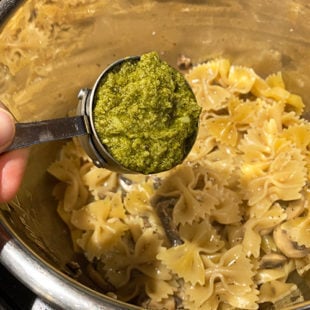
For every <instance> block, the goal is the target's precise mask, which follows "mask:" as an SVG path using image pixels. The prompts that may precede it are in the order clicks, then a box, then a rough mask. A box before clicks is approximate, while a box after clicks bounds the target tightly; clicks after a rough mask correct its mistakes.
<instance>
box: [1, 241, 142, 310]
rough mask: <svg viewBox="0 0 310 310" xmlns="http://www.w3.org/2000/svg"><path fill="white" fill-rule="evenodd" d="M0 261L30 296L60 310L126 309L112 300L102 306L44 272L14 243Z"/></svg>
mask: <svg viewBox="0 0 310 310" xmlns="http://www.w3.org/2000/svg"><path fill="white" fill-rule="evenodd" d="M0 261H1V263H2V264H3V265H4V266H5V267H6V268H8V269H9V270H10V271H11V272H12V273H13V274H14V275H15V276H16V277H17V278H18V279H19V280H20V281H21V282H23V283H24V284H25V285H26V286H27V287H29V288H31V289H32V290H33V292H35V293H36V294H38V295H39V296H42V298H43V299H44V300H46V301H47V302H49V303H51V304H57V305H58V307H60V309H66V310H69V309H74V310H85V309H98V310H101V309H102V310H110V309H111V310H112V309H119V310H121V309H129V308H128V306H127V305H125V304H124V303H121V302H115V300H113V299H112V298H107V299H106V301H104V302H103V301H102V300H101V298H100V296H99V295H98V294H96V293H95V292H92V291H90V290H89V289H87V288H86V287H81V286H79V285H77V283H74V282H72V281H69V279H68V278H67V277H64V276H61V275H60V274H59V272H58V271H57V270H53V268H51V266H50V268H46V266H45V264H44V263H42V262H40V261H39V260H38V258H37V257H36V255H33V253H30V252H27V251H25V249H24V248H23V246H22V245H21V244H19V243H18V242H17V241H16V240H11V241H9V242H8V243H7V244H6V245H5V246H4V248H3V249H2V251H1V252H0ZM25 266H27V267H26V268H25ZM25 279H27V280H25ZM38 283H40V285H38ZM131 309H137V308H135V307H132V308H131Z"/></svg>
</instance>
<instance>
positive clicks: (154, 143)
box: [93, 52, 201, 174]
mask: <svg viewBox="0 0 310 310" xmlns="http://www.w3.org/2000/svg"><path fill="white" fill-rule="evenodd" d="M200 110H201V109H200V107H199V106H198V105H197V102H196V99H195V97H194V94H193V92H192V90H191V89H190V87H189V85H188V84H187V82H186V81H185V79H184V76H183V75H182V74H181V73H179V72H178V71H176V70H175V69H173V68H172V67H170V66H169V65H168V64H167V63H166V62H164V61H162V60H160V58H159V56H158V54H157V53H156V52H151V53H148V54H144V55H142V56H141V58H140V60H139V61H138V60H137V61H126V62H124V63H123V64H122V65H121V66H119V67H118V68H117V70H114V71H111V72H109V73H108V74H107V75H106V76H105V77H104V78H103V80H102V81H100V84H99V86H98V88H97V90H96V93H95V107H94V110H93V116H94V125H95V129H96V132H97V134H98V137H99V139H100V141H101V142H102V143H103V144H104V145H105V146H106V147H107V149H108V151H109V153H110V154H111V155H112V156H113V157H114V158H115V159H116V160H117V161H118V162H119V163H120V164H121V165H122V166H124V167H126V168H128V169H130V170H132V171H135V172H140V173H143V174H151V173H156V172H161V171H165V170H169V169H171V168H172V167H174V166H176V165H178V164H180V163H181V162H182V161H183V160H184V158H185V157H186V155H187V154H188V152H189V151H190V149H191V148H192V146H193V143H194V141H195V138H196V134H197V130H198V120H199V115H200Z"/></svg>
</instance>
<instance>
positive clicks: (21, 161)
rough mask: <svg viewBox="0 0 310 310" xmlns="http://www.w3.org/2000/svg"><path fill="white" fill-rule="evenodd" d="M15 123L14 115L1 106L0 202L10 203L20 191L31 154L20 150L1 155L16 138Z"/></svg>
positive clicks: (25, 150)
mask: <svg viewBox="0 0 310 310" xmlns="http://www.w3.org/2000/svg"><path fill="white" fill-rule="evenodd" d="M14 123H15V122H14V119H13V117H12V115H11V114H10V113H9V112H8V111H7V110H5V108H4V107H3V105H2V104H0V202H7V201H9V200H10V199H12V198H13V197H14V195H15V194H16V192H17V191H18V188H19V186H20V184H21V181H22V177H23V174H24V171H25V168H26V163H27V158H28V153H29V151H28V150H27V149H20V150H16V151H11V152H8V153H3V154H1V153H2V152H3V151H4V150H5V149H6V148H7V147H8V146H9V145H10V144H11V142H12V140H13V138H14V134H15V125H14Z"/></svg>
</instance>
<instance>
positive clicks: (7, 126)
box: [0, 108, 15, 152]
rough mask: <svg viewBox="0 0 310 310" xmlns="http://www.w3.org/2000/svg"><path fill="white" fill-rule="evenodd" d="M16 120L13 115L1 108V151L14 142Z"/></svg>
mask: <svg viewBox="0 0 310 310" xmlns="http://www.w3.org/2000/svg"><path fill="white" fill-rule="evenodd" d="M14 124H15V122H14V119H13V117H12V115H11V114H10V113H9V112H8V111H6V110H4V109H2V108H0V152H1V151H4V150H5V149H6V148H7V147H8V146H9V145H10V144H11V142H12V140H13V138H14V135H15V125H14Z"/></svg>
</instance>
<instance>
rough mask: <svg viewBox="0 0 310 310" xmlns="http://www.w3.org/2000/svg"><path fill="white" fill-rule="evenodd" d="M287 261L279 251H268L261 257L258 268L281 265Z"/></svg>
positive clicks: (271, 267)
mask: <svg viewBox="0 0 310 310" xmlns="http://www.w3.org/2000/svg"><path fill="white" fill-rule="evenodd" d="M286 262H287V257H285V256H284V255H282V254H279V253H269V254H266V255H264V256H263V257H262V259H261V261H260V269H273V268H278V267H281V266H283V265H284V264H285V263H286Z"/></svg>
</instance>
